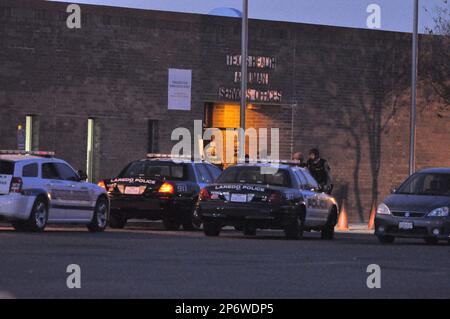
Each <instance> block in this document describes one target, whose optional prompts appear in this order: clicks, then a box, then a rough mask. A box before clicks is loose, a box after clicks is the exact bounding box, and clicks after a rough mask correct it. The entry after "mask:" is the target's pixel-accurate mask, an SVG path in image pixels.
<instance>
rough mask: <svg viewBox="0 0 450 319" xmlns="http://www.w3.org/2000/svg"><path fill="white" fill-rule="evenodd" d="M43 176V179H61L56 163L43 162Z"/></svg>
mask: <svg viewBox="0 0 450 319" xmlns="http://www.w3.org/2000/svg"><path fill="white" fill-rule="evenodd" d="M42 178H43V179H61V178H60V176H59V173H58V170H57V169H56V166H55V164H53V163H45V164H42Z"/></svg>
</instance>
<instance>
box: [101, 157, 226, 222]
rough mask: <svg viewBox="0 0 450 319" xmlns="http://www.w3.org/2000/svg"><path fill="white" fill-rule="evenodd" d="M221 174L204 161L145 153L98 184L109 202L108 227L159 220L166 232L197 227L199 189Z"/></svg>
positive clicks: (213, 166) (217, 169) (219, 170)
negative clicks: (143, 157) (137, 220)
mask: <svg viewBox="0 0 450 319" xmlns="http://www.w3.org/2000/svg"><path fill="white" fill-rule="evenodd" d="M221 172H222V170H221V169H219V168H218V167H216V166H215V165H212V164H210V163H208V162H205V161H201V160H200V161H194V160H192V159H191V158H189V159H186V158H183V157H178V158H174V157H172V155H170V154H148V155H147V158H145V159H142V160H138V161H134V162H131V163H130V164H128V165H127V166H126V167H125V168H124V169H123V170H122V172H121V173H120V174H119V175H118V176H117V177H116V178H112V179H105V180H102V181H100V182H99V185H101V186H102V187H104V188H105V189H106V190H107V191H108V194H109V197H110V200H111V216H110V223H109V226H110V227H111V228H123V227H125V225H126V223H127V221H128V220H129V219H147V220H162V221H163V224H164V227H165V228H166V229H167V230H178V229H179V228H180V226H181V225H182V226H183V229H185V230H196V229H199V228H201V221H200V220H199V218H198V216H197V213H196V210H195V208H196V202H197V199H198V194H199V192H200V189H201V188H203V187H205V186H207V185H209V184H210V183H212V182H213V181H214V180H215V179H216V178H217V177H218V176H219V175H220V173H221Z"/></svg>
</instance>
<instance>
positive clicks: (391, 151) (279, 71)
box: [0, 0, 450, 221]
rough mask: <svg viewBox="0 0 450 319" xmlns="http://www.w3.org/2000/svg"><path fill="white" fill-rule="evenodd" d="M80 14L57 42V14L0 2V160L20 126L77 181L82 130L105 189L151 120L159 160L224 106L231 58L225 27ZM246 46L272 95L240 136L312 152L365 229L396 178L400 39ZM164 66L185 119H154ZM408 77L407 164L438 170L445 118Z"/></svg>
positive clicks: (274, 33)
mask: <svg viewBox="0 0 450 319" xmlns="http://www.w3.org/2000/svg"><path fill="white" fill-rule="evenodd" d="M81 9H82V28H81V29H80V30H69V29H67V28H66V23H65V19H66V17H67V14H66V13H65V10H66V4H63V3H57V2H47V1H39V0H2V1H0V149H10V148H15V147H16V143H17V142H16V130H17V125H18V124H23V123H24V121H25V116H26V115H27V114H33V115H36V116H37V117H38V118H39V128H40V129H39V143H40V145H39V146H40V148H41V149H43V150H45V149H47V150H54V151H56V152H57V154H58V156H59V157H62V158H65V159H67V160H68V161H69V162H70V163H71V164H73V166H75V167H76V168H82V169H84V168H85V167H84V166H85V163H86V144H87V142H86V139H87V133H86V131H87V120H88V118H90V117H91V118H95V119H96V133H97V136H96V140H95V143H96V154H97V156H96V160H95V165H96V176H95V178H100V177H109V176H112V175H115V174H117V173H118V172H119V171H120V170H121V168H122V167H123V166H124V165H126V164H127V162H129V161H131V160H134V159H137V158H141V157H142V156H144V154H145V152H146V151H147V144H148V131H147V130H148V125H147V121H148V120H149V119H157V120H159V121H160V125H159V131H158V138H159V140H158V144H159V149H160V151H161V152H169V151H170V150H171V148H172V145H173V144H174V143H175V142H174V141H171V140H170V138H171V132H172V130H173V129H174V128H177V127H187V128H189V129H192V128H193V121H194V120H195V119H203V117H204V107H205V103H207V102H208V103H211V102H214V103H217V104H218V105H219V106H218V110H219V109H220V107H221V106H220V105H223V104H228V102H226V101H221V100H220V99H219V98H218V90H219V88H220V87H237V88H238V87H239V83H234V82H233V77H234V72H235V71H236V70H238V68H236V67H231V66H227V65H226V55H227V54H239V50H240V21H239V20H237V19H233V18H224V17H213V16H205V15H195V14H179V13H168V12H157V11H145V10H134V9H124V8H110V7H100V6H89V5H81ZM249 35H250V42H249V52H250V54H251V55H261V56H269V57H275V58H276V59H277V68H276V69H275V70H271V71H270V82H269V85H267V86H265V87H264V89H273V90H281V91H282V94H283V95H282V101H281V103H279V104H277V105H261V106H258V108H255V109H253V110H249V112H248V115H247V125H248V126H254V127H257V128H259V127H268V128H270V127H278V128H280V129H281V130H280V135H281V143H280V151H281V154H282V156H283V157H290V154H291V148H292V149H293V150H294V151H297V150H301V151H303V152H307V150H308V149H309V148H311V147H318V148H320V150H321V151H322V153H323V156H324V157H325V158H327V159H328V160H329V161H330V164H331V166H332V173H333V176H334V180H335V184H336V195H337V197H338V199H339V201H340V202H342V201H343V200H345V202H346V206H347V208H348V211H349V213H350V218H351V220H353V221H360V220H367V218H368V215H369V211H370V207H371V203H372V201H373V199H374V198H377V199H378V201H379V200H380V199H381V198H382V197H383V196H384V195H386V194H387V193H388V190H389V189H390V187H391V186H392V185H396V184H398V183H399V182H400V181H401V180H402V179H404V178H405V177H406V176H407V173H408V136H409V113H408V107H409V93H410V88H409V84H408V83H409V79H408V74H409V72H410V64H411V61H410V58H409V56H410V52H411V51H410V47H411V45H410V40H411V38H410V35H408V34H403V33H394V32H383V31H371V30H358V29H351V28H337V27H328V26H316V25H306V24H294V23H281V22H270V21H259V20H251V21H250V30H249ZM427 41H428V40H427V37H421V39H420V50H421V52H424V51H425V50H427V46H428V44H427ZM168 68H186V69H192V70H193V73H192V75H193V81H192V110H191V111H168V110H167V76H168V75H167V72H168ZM419 77H420V79H419V80H420V87H419V100H418V107H419V114H418V128H417V137H418V141H417V161H418V166H419V167H428V166H449V164H450V163H449V162H450V160H449V158H450V148H449V147H448V144H449V142H450V125H448V121H449V118H450V117H448V116H441V117H439V116H437V115H436V114H437V111H436V109H437V108H439V106H441V105H442V103H443V102H442V101H441V100H439V99H438V98H436V97H435V96H434V95H433V94H430V92H429V90H428V89H427V87H428V86H427V83H426V78H425V77H423V76H422V75H421V74H419ZM230 110H231V109H230ZM230 110H227V115H226V118H227V121H231V119H233V121H236V120H237V115H236V111H235V110H234V111H230ZM218 112H219V111H218ZM217 114H220V113H217ZM224 116H225V115H224ZM216 120H217V123H219V122H220V121H219V120H218V119H216ZM292 124H293V127H294V130H293V131H292V130H291V127H292ZM227 125H228V123H227ZM233 125H235V124H233ZM218 126H219V125H218ZM374 176H375V177H376V178H374Z"/></svg>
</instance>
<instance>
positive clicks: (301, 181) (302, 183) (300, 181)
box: [294, 170, 308, 186]
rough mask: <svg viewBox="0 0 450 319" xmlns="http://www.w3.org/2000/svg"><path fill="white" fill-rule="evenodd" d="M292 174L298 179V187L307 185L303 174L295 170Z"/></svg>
mask: <svg viewBox="0 0 450 319" xmlns="http://www.w3.org/2000/svg"><path fill="white" fill-rule="evenodd" d="M294 172H295V175H296V176H297V177H298V179H299V183H300V185H302V186H306V185H308V181H307V179H306V177H305V175H303V173H302V172H301V171H300V170H295V171H294Z"/></svg>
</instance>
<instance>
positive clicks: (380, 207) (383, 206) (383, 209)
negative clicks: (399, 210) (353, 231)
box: [377, 203, 391, 215]
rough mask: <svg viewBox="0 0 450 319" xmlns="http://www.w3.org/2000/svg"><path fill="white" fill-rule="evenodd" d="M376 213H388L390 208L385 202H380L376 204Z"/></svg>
mask: <svg viewBox="0 0 450 319" xmlns="http://www.w3.org/2000/svg"><path fill="white" fill-rule="evenodd" d="M377 214H378V215H390V214H391V210H390V209H389V207H388V206H387V205H386V204H385V203H381V204H380V205H378V209H377Z"/></svg>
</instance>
